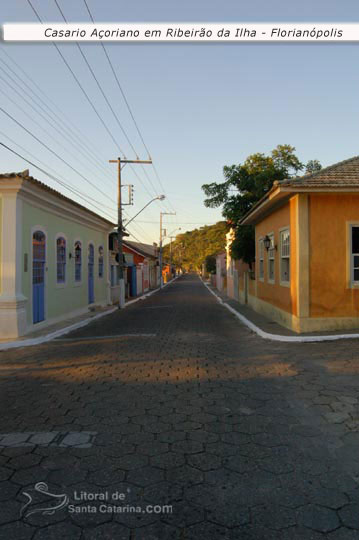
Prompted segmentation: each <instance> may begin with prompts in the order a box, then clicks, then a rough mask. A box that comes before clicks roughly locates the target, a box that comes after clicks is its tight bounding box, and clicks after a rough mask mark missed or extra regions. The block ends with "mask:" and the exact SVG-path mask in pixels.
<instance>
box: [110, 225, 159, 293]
mask: <svg viewBox="0 0 359 540" xmlns="http://www.w3.org/2000/svg"><path fill="white" fill-rule="evenodd" d="M117 246H118V244H117V233H116V232H112V233H111V234H110V236H109V267H110V283H111V302H112V303H117V302H118V300H119V294H120V292H119V274H118V261H117V260H116V258H117ZM122 250H123V254H124V262H125V267H124V279H125V291H126V297H127V298H130V297H135V296H138V295H140V294H142V293H145V292H147V291H149V290H150V289H155V288H156V287H158V286H159V266H158V253H157V251H158V248H157V246H155V245H149V244H143V243H140V242H132V241H129V240H127V239H126V240H123V243H122Z"/></svg>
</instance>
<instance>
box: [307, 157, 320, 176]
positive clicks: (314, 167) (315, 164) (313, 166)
mask: <svg viewBox="0 0 359 540" xmlns="http://www.w3.org/2000/svg"><path fill="white" fill-rule="evenodd" d="M321 168H322V166H321V164H320V163H319V161H318V160H317V159H311V160H309V161H308V163H307V164H306V166H305V172H306V174H313V173H315V172H318V171H320V170H321Z"/></svg>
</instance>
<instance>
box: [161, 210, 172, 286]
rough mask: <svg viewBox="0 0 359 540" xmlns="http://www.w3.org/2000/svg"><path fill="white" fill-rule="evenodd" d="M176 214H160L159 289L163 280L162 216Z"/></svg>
mask: <svg viewBox="0 0 359 540" xmlns="http://www.w3.org/2000/svg"><path fill="white" fill-rule="evenodd" d="M175 215H176V212H160V288H161V289H162V287H163V278H162V264H163V263H162V233H163V229H162V216H175Z"/></svg>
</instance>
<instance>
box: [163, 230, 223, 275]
mask: <svg viewBox="0 0 359 540" xmlns="http://www.w3.org/2000/svg"><path fill="white" fill-rule="evenodd" d="M227 231H228V225H227V224H226V222H225V221H219V222H218V223H215V224H214V225H205V226H204V227H200V228H199V229H194V230H193V231H187V232H185V233H182V234H178V235H177V236H176V239H175V240H174V241H173V242H172V262H173V263H174V264H175V265H176V266H177V267H179V268H183V269H184V270H186V271H190V270H200V269H201V267H202V264H203V263H204V262H205V260H206V258H207V259H209V258H211V256H213V255H216V254H217V253H221V252H223V251H224V250H225V245H226V233H227ZM163 257H164V260H165V261H169V260H170V245H169V244H167V245H166V246H164V248H163Z"/></svg>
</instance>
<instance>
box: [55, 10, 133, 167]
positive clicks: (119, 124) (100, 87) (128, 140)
mask: <svg viewBox="0 0 359 540" xmlns="http://www.w3.org/2000/svg"><path fill="white" fill-rule="evenodd" d="M54 2H55V4H56V6H57V8H58V10H59V12H60V13H61V16H62V18H63V19H64V21H65V23H66V24H68V21H67V19H66V17H65V15H64V13H63V11H62V9H61V7H60V5H59V3H58V1H57V0H54ZM76 46H77V48H78V50H79V51H80V54H81V56H82V58H83V59H84V61H85V63H86V65H87V67H88V69H89V70H90V73H91V75H92V77H93V78H94V79H95V81H96V84H97V87H98V89H99V90H100V92H101V94H102V96H103V98H104V100H105V101H106V103H107V105H108V107H109V108H110V110H111V112H112V114H113V115H114V117H115V119H116V122H117V124H118V126H119V127H120V129H121V131H122V133H123V134H124V136H125V138H126V140H127V142H128V144H129V145H130V147H131V149H132V151H133V152H134V154H135V156H136V157H137V159H138V153H137V152H136V150H135V148H134V146H133V145H132V143H131V141H130V139H129V137H128V135H127V133H126V131H125V129H124V127H123V126H122V124H121V122H120V119H119V118H118V116H117V114H116V112H115V111H114V109H113V107H112V105H111V103H110V101H109V99H108V97H107V95H106V93H105V91H104V90H103V88H102V86H101V84H100V82H99V80H98V79H97V77H96V74H95V72H94V71H93V69H92V67H91V65H90V63H89V61H88V60H87V58H86V55H85V53H84V52H83V50H82V48H81V46H80V44H79V43H78V42H77V41H76Z"/></svg>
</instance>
